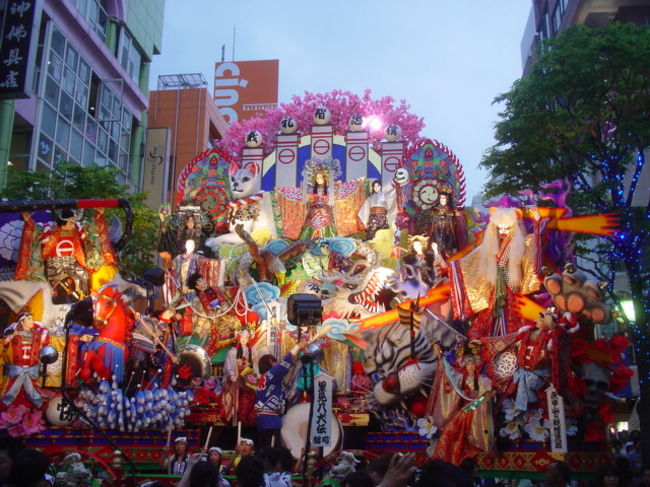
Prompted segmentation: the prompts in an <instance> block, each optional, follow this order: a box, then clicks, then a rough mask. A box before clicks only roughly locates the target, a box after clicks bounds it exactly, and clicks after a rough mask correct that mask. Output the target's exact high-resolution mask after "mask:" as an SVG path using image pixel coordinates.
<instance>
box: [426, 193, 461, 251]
mask: <svg viewBox="0 0 650 487" xmlns="http://www.w3.org/2000/svg"><path fill="white" fill-rule="evenodd" d="M432 211H433V213H432V221H431V234H430V237H429V241H430V242H431V243H436V244H437V245H438V251H439V252H440V254H441V255H442V256H443V257H444V258H445V259H446V258H448V257H449V256H451V255H452V254H454V253H455V252H457V251H458V250H460V249H461V248H463V247H464V246H465V245H467V238H466V237H465V224H464V223H465V222H464V220H463V218H462V216H461V215H460V213H459V212H458V211H457V210H456V209H455V208H454V207H453V205H452V190H451V188H450V187H445V186H443V188H442V191H440V196H439V199H438V204H437V205H436V206H434V207H433V210H432Z"/></svg>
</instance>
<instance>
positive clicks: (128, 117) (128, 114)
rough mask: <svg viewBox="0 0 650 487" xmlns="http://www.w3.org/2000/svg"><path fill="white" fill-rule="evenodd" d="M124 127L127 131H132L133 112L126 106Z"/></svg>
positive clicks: (123, 119)
mask: <svg viewBox="0 0 650 487" xmlns="http://www.w3.org/2000/svg"><path fill="white" fill-rule="evenodd" d="M122 129H123V130H126V131H127V132H130V131H131V112H129V111H128V110H127V109H126V107H124V108H123V109H122Z"/></svg>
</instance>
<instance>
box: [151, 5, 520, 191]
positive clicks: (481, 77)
mask: <svg viewBox="0 0 650 487" xmlns="http://www.w3.org/2000/svg"><path fill="white" fill-rule="evenodd" d="M530 7H531V2H530V1H528V0H494V1H490V2H488V1H484V0H455V1H440V0H402V1H401V2H397V1H385V0H374V1H370V0H347V1H344V0H328V1H320V2H317V1H313V0H302V1H297V0H284V1H280V0H277V1H275V2H270V1H258V0H251V1H244V0H238V1H233V0H185V1H181V0H167V1H166V7H165V25H164V31H163V44H162V54H161V55H160V56H156V57H155V58H154V61H153V63H152V66H151V78H150V80H151V81H150V87H151V89H155V88H156V82H157V77H158V75H162V74H176V73H197V72H200V73H203V75H204V76H205V78H206V79H207V81H208V88H209V89H210V90H212V84H213V71H214V63H215V62H216V61H219V60H221V47H222V45H224V44H225V46H226V49H225V52H226V60H230V59H232V48H233V42H232V38H233V26H235V25H236V42H235V59H236V60H238V61H246V60H255V59H279V60H280V87H279V89H280V102H287V101H289V100H290V98H291V96H292V95H295V94H298V95H301V94H302V93H303V92H304V91H312V92H325V91H330V90H333V89H341V90H349V91H352V92H354V93H357V94H361V93H363V90H364V89H366V88H370V89H371V90H372V92H373V95H374V96H375V97H380V96H384V95H390V96H392V97H393V98H395V99H397V100H399V99H402V98H404V99H406V100H407V101H408V103H410V105H411V110H412V112H413V113H415V114H417V115H418V116H421V117H424V121H425V123H426V127H425V129H424V131H423V135H425V136H427V137H430V138H432V139H436V140H439V141H440V142H442V143H444V144H446V145H447V146H449V148H450V149H451V150H453V151H454V152H455V153H456V155H457V156H458V157H459V159H460V160H461V162H462V163H463V166H464V168H465V174H466V178H467V186H468V191H467V194H468V199H471V197H472V196H473V195H474V194H475V193H477V192H479V191H480V189H481V186H482V184H483V182H484V180H485V177H486V175H485V174H484V173H482V172H481V171H479V170H478V167H477V166H478V163H479V162H480V160H481V156H482V155H483V153H484V151H485V150H486V149H487V148H488V147H490V146H491V145H492V144H493V143H494V138H493V125H494V123H495V122H496V121H497V120H498V115H497V114H498V111H499V107H498V106H493V105H492V100H493V99H494V97H495V96H496V95H498V94H499V93H503V92H504V91H507V90H508V89H509V88H510V86H511V84H512V83H513V82H514V81H515V80H516V79H517V78H519V77H520V76H521V54H520V43H521V37H522V34H523V32H524V27H525V24H526V20H527V18H528V13H529V11H530Z"/></svg>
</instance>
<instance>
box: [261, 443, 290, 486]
mask: <svg viewBox="0 0 650 487" xmlns="http://www.w3.org/2000/svg"><path fill="white" fill-rule="evenodd" d="M292 469H293V457H292V456H291V452H290V451H289V450H287V449H286V448H283V447H274V448H267V449H265V450H264V482H265V484H266V487H291V486H292V483H291V471H292Z"/></svg>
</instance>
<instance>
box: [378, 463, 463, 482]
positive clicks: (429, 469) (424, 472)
mask: <svg viewBox="0 0 650 487" xmlns="http://www.w3.org/2000/svg"><path fill="white" fill-rule="evenodd" d="M389 475H390V469H389V471H388V473H387V474H386V477H387V478H388V477H389ZM413 485H414V487H472V478H471V477H470V476H469V475H467V473H466V472H464V471H463V470H462V469H461V468H460V467H457V466H456V465H453V464H451V463H449V462H445V461H442V460H432V461H431V462H429V463H427V464H426V465H424V466H423V467H422V468H421V469H420V470H419V471H418V473H417V475H416V478H415V483H414V484H413Z"/></svg>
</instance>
